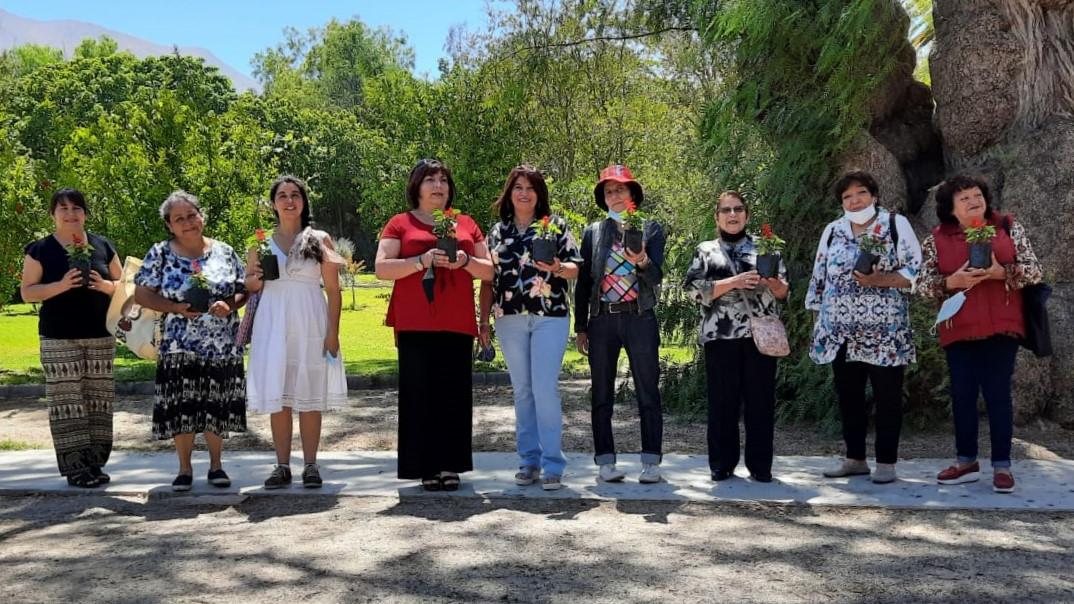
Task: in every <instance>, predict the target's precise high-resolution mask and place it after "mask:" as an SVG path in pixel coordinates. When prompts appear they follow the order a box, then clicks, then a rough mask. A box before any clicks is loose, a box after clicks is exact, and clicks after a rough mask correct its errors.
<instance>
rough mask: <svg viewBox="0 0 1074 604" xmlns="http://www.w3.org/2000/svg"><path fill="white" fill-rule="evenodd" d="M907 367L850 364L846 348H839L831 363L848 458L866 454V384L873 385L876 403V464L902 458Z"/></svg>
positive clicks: (867, 422) (867, 421) (856, 457)
mask: <svg viewBox="0 0 1074 604" xmlns="http://www.w3.org/2000/svg"><path fill="white" fill-rule="evenodd" d="M905 369H906V367H904V366H897V367H881V366H880V365H872V364H870V363H862V362H860V361H847V347H846V346H845V345H844V346H843V347H842V348H840V349H839V354H838V355H836V357H835V361H834V362H832V373H833V374H834V377H835V392H836V394H837V395H838V397H839V413H840V415H841V416H842V420H843V442H845V443H846V446H847V458H848V459H862V460H864V459H865V457H866V455H865V436H866V434H867V433H868V431H869V405H868V401H866V400H865V383H866V381H867V380H868V381H871V382H872V384H873V399H874V400H875V401H876V462H877V463H895V462H896V461H897V460H898V459H899V432H900V431H901V430H902V380H903V373H904V371H905Z"/></svg>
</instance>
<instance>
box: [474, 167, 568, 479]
mask: <svg viewBox="0 0 1074 604" xmlns="http://www.w3.org/2000/svg"><path fill="white" fill-rule="evenodd" d="M494 207H495V209H496V211H497V213H498V214H499V216H500V222H498V223H496V224H495V225H493V227H492V229H490V230H489V233H488V237H487V239H486V241H487V242H488V247H489V250H490V251H491V252H492V262H493V266H494V268H495V275H494V276H493V280H492V282H491V283H489V282H484V283H482V284H481V314H480V317H481V323H480V326H479V327H480V329H479V337H480V340H481V344H482V345H484V346H488V345H489V343H490V329H489V322H488V318H489V314H490V311H491V313H492V314H493V315H495V317H496V333H497V335H498V336H499V339H500V348H501V349H502V350H503V356H504V359H505V360H506V361H507V369H508V371H509V372H510V374H511V386H512V388H513V390H514V393H515V433H516V438H517V446H518V456H519V460H520V467H519V471H518V473H517V474H515V483H516V484H519V485H529V484H533V483H534V482H536V481H537V479H538V478H539V477H541V475H542V474H543V478H542V481H541V482H542V487H543V488H544V489H545V490H555V489H558V488H560V486H561V481H560V480H561V477H562V476H563V469H564V467H565V466H566V465H567V460H566V458H565V457H564V456H563V451H562V449H561V442H560V441H561V434H562V431H563V413H562V409H561V407H560V399H559V371H560V367H561V366H562V364H563V353H564V351H565V350H566V348H567V338H568V335H569V331H570V318H569V315H570V303H569V296H570V291H569V288H568V283H567V280H568V279H574V278H576V277H577V276H578V263H579V262H580V261H581V258H580V257H579V256H578V247H577V246H576V245H575V243H574V237H573V236H572V235H571V233H570V230H569V229H568V228H567V225H566V223H565V222H564V221H563V219H561V218H558V217H556V218H553V217H551V208H550V206H549V203H548V186H547V185H546V184H545V181H544V176H543V175H542V174H541V173H540V172H539V171H538V170H537V169H536V168H533V167H531V166H526V165H522V166H519V167H517V168H515V169H514V170H511V173H510V174H509V175H508V176H507V183H506V184H505V185H504V188H503V193H502V194H501V195H500V198H499V199H498V200H496V203H495V206H494ZM542 220H548V221H549V223H551V224H552V225H554V227H555V228H554V230H555V231H558V233H556V234H555V241H556V245H555V247H556V254H555V257H554V258H553V259H552V262H551V263H545V262H536V261H534V260H533V258H532V255H533V242H534V239H535V235H536V228H535V227H537V225H538V223H539V222H540V221H542Z"/></svg>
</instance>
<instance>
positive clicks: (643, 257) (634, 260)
mask: <svg viewBox="0 0 1074 604" xmlns="http://www.w3.org/2000/svg"><path fill="white" fill-rule="evenodd" d="M623 257H624V258H626V259H627V261H628V262H630V263H631V264H633V265H634V266H636V267H638V268H645V267H646V266H649V254H646V253H645V247H644V246H642V248H641V251H640V252H638V253H637V254H635V253H634V252H632V251H630V250H629V249H628V248H626V247H624V248H623Z"/></svg>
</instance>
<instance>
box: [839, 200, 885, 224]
mask: <svg viewBox="0 0 1074 604" xmlns="http://www.w3.org/2000/svg"><path fill="white" fill-rule="evenodd" d="M876 214H877V209H876V204H875V203H873V204H869V207H866V208H862V209H860V210H857V211H855V212H851V211H850V210H843V215H845V216H846V217H847V220H849V221H850V222H853V223H854V224H857V225H862V224H865V223H867V222H869V221H870V220H872V219H873V216H876Z"/></svg>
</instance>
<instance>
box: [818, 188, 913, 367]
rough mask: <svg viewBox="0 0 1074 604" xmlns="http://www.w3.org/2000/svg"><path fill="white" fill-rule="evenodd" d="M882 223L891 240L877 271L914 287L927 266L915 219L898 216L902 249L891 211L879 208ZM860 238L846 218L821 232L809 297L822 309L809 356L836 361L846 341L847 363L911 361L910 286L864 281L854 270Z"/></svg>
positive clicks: (888, 364) (886, 238)
mask: <svg viewBox="0 0 1074 604" xmlns="http://www.w3.org/2000/svg"><path fill="white" fill-rule="evenodd" d="M876 224H879V225H880V233H879V238H880V239H881V240H882V241H884V242H886V248H885V249H884V251H883V253H881V254H879V256H880V262H879V264H878V265H877V270H880V271H885V272H898V273H899V274H901V275H902V276H904V277H906V278H907V279H908V280H909V281H910V283H911V285H912V284H913V283H914V282H915V280H916V279H917V276H918V273H919V271H920V270H921V246H920V245H919V244H918V242H917V237H916V236H915V235H914V231H913V229H912V228H911V227H910V221H909V220H907V219H906V218H905V217H904V216H896V218H895V228H896V229H898V232H899V245H898V249H894V246H893V245H892V241H893V239H892V237H891V232H890V224H891V221H890V215H889V213H888V211H887V210H884V209H881V210H879V216H877V218H876ZM860 241H861V237H860V236H857V237H855V236H854V234H853V231H851V227H850V221H849V220H847V219H846V218H840V219H839V220H836V221H834V222H832V223H830V224H829V225H828V226H827V227H825V229H824V233H823V234H822V235H821V238H820V246H818V248H817V256H816V260H815V261H814V262H813V276H812V278H811V279H810V281H809V291H808V292H807V293H806V300H805V306H806V308H808V309H809V310H813V311H816V312H817V319H816V321H815V323H814V325H813V344H812V346H811V347H810V351H809V357H810V358H811V359H813V361H814V362H816V363H820V364H824V363H830V362H832V361H833V360H835V357H836V355H837V354H838V353H839V349H840V348H841V347H842V346H843V345H846V347H847V356H846V359H847V361H859V362H863V363H869V364H871V365H878V366H882V367H897V366H903V365H909V364H910V363H913V362H914V361H916V360H917V353H916V351H915V350H914V341H913V332H912V330H911V329H910V290H909V289H895V288H888V287H862V286H860V285H858V282H857V281H855V280H854V277H853V272H854V263H855V261H856V260H857V258H858V245H859V243H860ZM829 242H830V243H829Z"/></svg>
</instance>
